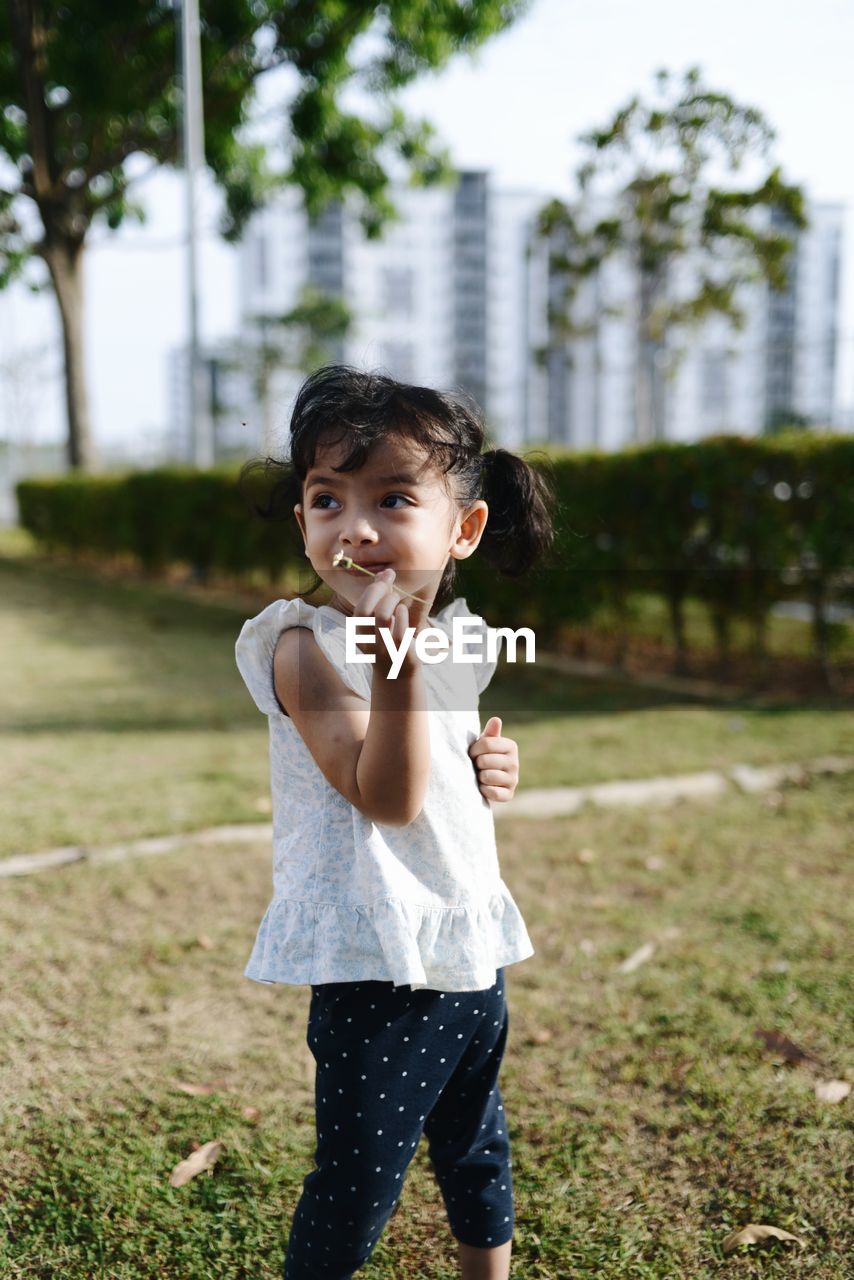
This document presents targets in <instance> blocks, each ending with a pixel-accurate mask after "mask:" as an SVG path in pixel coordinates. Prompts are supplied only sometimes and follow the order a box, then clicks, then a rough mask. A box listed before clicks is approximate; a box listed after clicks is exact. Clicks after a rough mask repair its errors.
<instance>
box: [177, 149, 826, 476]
mask: <svg viewBox="0 0 854 1280" xmlns="http://www.w3.org/2000/svg"><path fill="white" fill-rule="evenodd" d="M546 199H547V197H546V196H545V195H544V194H543V193H542V192H536V191H530V190H528V191H508V190H500V189H496V188H495V186H494V185H493V184H492V183H491V182H490V179H489V175H488V174H486V173H484V172H480V171H468V172H464V173H462V174H461V175H459V179H458V181H457V183H456V184H455V185H454V186H442V187H428V188H411V187H404V186H402V187H399V188H397V189H395V191H394V193H393V200H394V203H395V205H396V207H397V210H398V217H397V219H396V220H395V221H393V222H391V223H390V224H388V225H387V226H386V228H385V230H384V232H383V235H382V237H381V238H379V239H375V240H370V239H368V238H367V236H366V235H365V233H364V232H363V230H362V227H361V224H360V222H359V219H358V215H357V212H356V210H355V209H353V208H351V207H349V206H348V205H340V204H338V205H333V206H331V207H330V208H328V209H327V211H326V212H325V213H324V214H323V216H322V217H321V218H320V219H318V220H317V221H315V222H313V223H312V222H310V221H309V219H308V218H307V216H306V214H305V211H304V209H303V205H302V198H301V195H300V193H299V192H298V191H297V190H296V189H286V190H284V191H282V192H281V193H280V194H279V195H278V196H277V198H276V199H275V201H274V202H272V203H271V204H270V205H269V206H267V207H266V208H265V209H263V210H262V211H260V212H259V213H258V214H257V215H256V216H255V217H254V218H253V219H252V221H251V223H250V225H249V227H248V229H247V233H246V236H245V237H244V240H243V242H242V245H241V247H240V255H241V261H240V319H239V333H238V335H237V336H236V337H235V339H234V341H233V342H232V343H222V344H220V346H219V347H218V349H216V350H211V351H208V352H206V353H205V369H206V372H205V378H206V382H207V387H208V399H209V403H210V406H211V420H212V429H213V432H214V437H215V456H216V457H218V458H226V457H240V456H248V455H250V454H254V453H257V452H259V451H261V450H263V451H265V452H271V451H276V452H281V450H282V448H283V446H284V444H285V441H286V437H287V425H288V420H289V416H290V410H291V406H292V404H293V400H294V397H295V395H296V392H297V389H298V387H299V385H300V383H301V381H302V380H303V378H304V376H305V370H304V368H301V367H300V364H299V360H298V359H297V356H296V348H295V346H294V343H293V342H292V341H291V342H290V344H289V349H288V351H287V354H286V355H285V356H284V357H283V358H278V359H277V358H269V357H270V352H271V351H273V352H275V350H276V349H277V343H279V342H280V340H281V336H282V333H283V331H282V329H281V327H280V326H277V323H276V321H277V318H278V317H281V316H283V315H285V314H286V313H287V312H289V311H291V310H292V309H293V308H294V307H296V306H297V305H298V303H299V302H300V300H301V298H303V297H304V292H305V290H306V289H307V288H313V289H314V290H319V291H320V292H322V293H325V294H327V295H330V296H332V297H336V298H341V299H343V301H344V302H345V304H346V305H347V307H348V310H349V312H350V315H351V317H352V319H351V325H350V328H349V330H348V332H347V335H346V337H344V338H343V339H340V340H337V341H335V342H330V343H327V344H326V353H327V358H328V359H329V360H334V361H343V362H346V363H348V364H353V365H356V366H357V367H359V368H364V369H378V370H383V371H385V372H388V373H390V374H391V375H392V376H393V377H396V378H399V379H400V380H402V381H405V382H412V383H417V384H421V385H426V386H433V387H437V388H439V389H440V390H446V391H452V392H457V393H459V392H463V393H467V394H469V395H471V396H473V397H474V399H475V400H476V401H477V402H478V404H479V405H481V406H482V408H483V410H484V412H485V415H486V421H487V427H488V430H489V433H490V435H491V436H492V440H493V442H494V443H496V444H499V443H500V444H503V445H505V446H506V447H507V448H510V449H515V448H519V447H520V446H523V445H532V444H538V443H544V442H555V443H558V444H563V445H565V446H566V447H569V448H576V449H588V448H594V449H606V450H612V449H619V448H622V447H625V446H626V445H628V444H632V443H635V442H638V441H639V440H641V439H642V438H643V436H644V432H643V431H642V430H641V416H639V415H638V412H637V405H638V403H639V398H640V396H641V394H642V391H643V388H644V384H643V380H642V379H641V376H640V374H641V372H642V368H643V367H644V366H643V361H644V360H647V362H648V365H647V367H648V368H649V370H650V371H651V376H650V378H649V379H648V381H647V389H649V387H651V394H652V399H653V406H652V408H653V413H652V415H651V418H650V417H647V418H645V419H643V421H645V422H646V423H649V421H652V423H653V426H652V430H651V431H650V430H649V429H647V430H646V436H647V438H662V439H671V440H685V441H689V440H696V439H699V438H701V437H702V436H705V435H709V434H712V433H715V432H720V431H734V432H739V433H742V434H758V433H761V432H763V431H766V430H768V429H770V428H771V427H773V425H774V423H775V422H776V421H778V420H782V419H784V418H786V417H789V418H791V416H792V415H797V416H798V417H799V418H801V419H803V420H805V421H809V422H811V423H815V424H817V425H828V424H833V423H834V422H835V421H836V418H835V415H836V395H835V387H836V372H837V365H836V362H837V346H838V341H837V338H838V320H837V317H838V314H839V280H840V255H841V239H842V220H843V212H844V210H843V207H842V206H840V205H835V204H815V205H812V206H811V207H809V209H808V215H809V220H810V226H809V229H808V230H807V231H805V232H803V233H801V234H800V235H799V236H797V244H796V250H795V252H794V254H793V256H792V261H791V269H790V273H789V282H788V287H787V288H786V289H785V290H783V291H780V292H777V291H774V290H772V289H770V288H769V287H767V286H766V285H762V284H750V285H747V284H744V285H741V286H740V287H739V290H738V291H737V294H736V301H737V303H738V305H739V306H740V308H741V309H742V311H743V315H744V327H743V328H742V329H741V330H740V331H738V330H736V329H734V328H733V327H732V325H731V324H730V323H729V321H727V320H724V319H722V318H720V317H713V318H711V319H709V320H708V321H707V322H706V323H705V324H704V325H703V327H702V328H701V329H699V330H697V331H695V332H693V333H690V334H686V333H684V331H683V332H682V333H681V334H679V335H676V336H675V337H673V336H671V337H670V338H668V339H667V340H666V341H664V342H662V343H660V344H659V345H658V347H657V348H656V349H655V350H654V351H652V352H650V351H644V349H643V347H642V345H641V343H640V342H639V340H638V334H637V324H636V320H635V317H636V315H637V307H638V282H637V280H636V277H635V273H634V272H633V269H632V267H631V264H630V263H629V262H627V261H626V260H625V259H622V260H621V259H620V258H619V257H614V258H611V259H609V260H608V261H607V262H605V263H604V264H603V265H602V266H601V267H600V268H599V270H598V271H596V272H595V273H593V274H592V275H591V276H590V277H589V278H588V279H587V280H585V282H584V284H583V286H582V287H581V288H580V290H579V292H578V294H577V297H576V300H575V304H574V308H575V309H574V315H575V317H576V320H577V322H578V329H579V332H578V333H577V334H576V335H575V336H573V337H572V338H570V339H566V338H559V337H558V336H557V331H556V328H555V325H554V323H553V311H554V309H555V308H557V307H559V305H560V298H561V282H560V278H559V275H558V273H557V272H556V271H555V270H554V267H553V265H552V250H553V248H554V246H553V245H549V244H546V243H544V242H543V241H542V240H541V239H538V238H537V237H536V236H535V231H534V229H535V224H536V218H537V214H538V212H539V210H540V209H541V208H542V206H543V205H544V204H545V203H546ZM766 214H767V211H759V213H758V216H759V217H763V216H766ZM700 266H701V264H700V263H699V262H692V261H691V260H690V259H688V260H686V261H684V262H682V263H681V264H680V265H679V267H678V269H676V270H674V271H672V272H671V276H670V278H669V280H668V291H669V293H670V291H672V294H673V296H674V297H680V296H683V297H684V296H687V295H688V294H689V293H690V290H691V289H692V287H694V286H695V285H696V282H697V279H698V277H699V271H700ZM282 345H284V344H282ZM261 351H266V352H267V356H266V357H265V358H264V359H262V358H261V357H260V355H259V352H261ZM186 368H187V358H186V353H184V352H180V351H179V352H175V353H173V357H172V370H171V382H172V387H173V394H172V405H173V412H172V421H173V422H174V423H175V424H176V431H175V436H174V438H173V441H172V451H173V453H174V454H175V456H179V457H188V456H189V439H190V433H189V424H188V422H187V413H188V404H187V395H186V383H187V375H186ZM837 425H841V423H837Z"/></svg>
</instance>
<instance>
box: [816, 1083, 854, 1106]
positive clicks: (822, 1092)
mask: <svg viewBox="0 0 854 1280" xmlns="http://www.w3.org/2000/svg"><path fill="white" fill-rule="evenodd" d="M850 1092H851V1085H850V1084H849V1082H848V1081H847V1080H816V1082H815V1096H816V1097H817V1098H818V1100H819V1102H841V1101H842V1099H843V1098H847V1097H848V1095H849V1093H850Z"/></svg>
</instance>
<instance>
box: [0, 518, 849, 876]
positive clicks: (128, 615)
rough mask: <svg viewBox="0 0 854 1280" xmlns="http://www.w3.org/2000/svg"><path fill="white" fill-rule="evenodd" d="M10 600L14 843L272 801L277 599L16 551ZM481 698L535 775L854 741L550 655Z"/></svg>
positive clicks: (3, 570) (816, 725) (136, 830)
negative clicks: (219, 594) (271, 668)
mask: <svg viewBox="0 0 854 1280" xmlns="http://www.w3.org/2000/svg"><path fill="white" fill-rule="evenodd" d="M0 547H2V542H0ZM7 547H8V544H7ZM0 601H2V607H0V703H2V706H3V708H4V713H3V718H2V722H0V753H2V757H3V760H4V765H3V774H2V782H3V786H2V789H0V857H4V856H8V855H10V854H14V853H27V852H34V851H37V850H40V849H46V848H51V847H54V846H57V845H74V844H92V845H97V844H107V843H113V842H115V841H122V840H130V839H134V838H136V837H142V836H155V835H162V834H165V833H167V832H172V831H179V832H180V831H193V830H198V829H200V828H202V827H208V826H214V825H218V824H221V823H230V822H258V821H259V820H263V818H264V817H265V816H266V815H268V814H269V812H270V799H269V781H268V760H267V745H266V740H267V724H266V720H265V718H264V717H263V716H262V715H261V714H260V713H259V712H258V710H257V708H256V707H255V704H254V703H253V702H252V700H251V698H250V696H249V694H248V692H247V690H246V688H245V686H244V684H243V681H242V680H241V678H240V675H239V673H238V671H237V668H236V666H235V663H234V642H235V640H236V638H237V635H238V632H239V631H240V627H241V625H242V624H243V621H244V620H245V618H246V617H248V616H251V615H252V614H253V613H256V612H258V610H259V609H260V608H261V607H262V604H261V603H259V602H258V601H255V602H253V603H250V604H247V603H245V602H244V603H240V602H234V601H230V602H227V603H226V602H222V601H218V600H216V599H203V600H202V599H192V598H188V597H187V596H186V595H182V593H181V592H180V591H178V590H176V589H174V588H172V587H169V586H167V585H159V584H155V583H141V582H136V581H133V580H129V581H122V580H121V579H116V580H104V579H102V578H100V577H98V576H96V575H95V574H93V573H92V572H91V571H90V570H87V569H86V568H83V567H79V568H72V567H70V566H67V565H57V564H51V563H43V562H40V561H38V560H36V559H33V558H32V557H30V556H27V555H24V554H17V555H12V554H9V553H8V550H7V554H6V555H0ZM787 625H789V624H788V620H787ZM801 625H802V624H801ZM481 714H482V722H484V723H485V721H486V718H487V717H488V716H489V715H492V714H499V715H501V716H502V719H503V729H504V732H505V733H506V734H507V735H509V736H510V737H514V738H516V739H517V740H518V742H519V751H520V759H521V777H520V788H524V787H531V786H536V787H543V786H561V785H564V786H571V785H583V784H585V783H590V782H603V781H609V780H611V779H614V778H633V777H649V776H652V775H655V774H660V773H684V772H690V771H694V770H699V769H706V768H720V767H725V766H726V765H728V764H731V763H733V762H745V763H749V764H767V763H775V762H788V761H796V760H801V759H806V758H808V757H810V756H816V755H824V754H827V753H832V752H843V753H852V752H854V710H852V708H851V707H850V705H849V706H848V707H843V706H842V705H841V704H840V705H837V706H834V705H832V704H827V703H819V702H816V703H813V704H810V703H804V702H794V701H793V702H791V703H788V704H786V703H781V704H775V705H773V706H763V705H757V704H756V703H751V702H750V701H744V702H742V703H718V704H715V703H713V702H709V701H699V700H697V699H693V700H692V699H690V698H688V697H685V696H684V695H677V694H672V693H660V692H656V691H653V690H649V689H642V688H640V687H636V686H633V685H631V684H629V683H624V682H617V681H605V680H602V681H598V680H597V681H592V680H583V679H578V678H573V677H569V676H567V675H566V674H562V673H559V672H555V671H550V670H547V669H546V668H544V667H537V666H536V665H535V666H533V667H530V668H529V667H525V666H522V665H516V666H507V665H503V666H501V667H500V668H499V670H498V672H497V673H496V675H495V678H494V679H493V681H492V682H491V684H490V686H489V688H488V689H487V691H486V693H485V695H484V697H483V698H482V700H481Z"/></svg>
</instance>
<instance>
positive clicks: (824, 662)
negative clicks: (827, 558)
mask: <svg viewBox="0 0 854 1280" xmlns="http://www.w3.org/2000/svg"><path fill="white" fill-rule="evenodd" d="M809 594H810V606H811V610H812V637H813V652H814V653H815V657H816V660H817V662H818V670H819V675H820V678H821V683H822V685H823V687H824V688H825V689H826V690H828V692H830V691H832V690H833V687H834V681H833V677H832V674H831V669H830V644H829V636H828V624H827V612H826V608H825V604H826V598H825V582H824V578H823V577H821V576H817V577H815V578H813V579H812V581H811V582H810V591H809Z"/></svg>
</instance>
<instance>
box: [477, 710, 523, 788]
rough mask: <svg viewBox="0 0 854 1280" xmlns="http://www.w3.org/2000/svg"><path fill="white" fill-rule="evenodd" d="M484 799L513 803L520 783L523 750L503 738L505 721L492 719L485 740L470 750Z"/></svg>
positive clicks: (487, 725) (480, 740)
mask: <svg viewBox="0 0 854 1280" xmlns="http://www.w3.org/2000/svg"><path fill="white" fill-rule="evenodd" d="M469 755H470V756H471V758H472V760H473V761H474V767H475V769H476V770H477V782H478V786H479V787H480V792H481V795H482V796H484V797H485V798H486V799H487V800H512V799H513V794H514V792H515V790H516V783H517V782H518V781H519V748H518V746H517V745H516V743H515V742H514V740H513V739H512V738H502V737H501V720H500V718H499V717H498V716H490V718H489V719H488V720H487V722H486V724H485V725H484V726H483V733H482V734H481V736H480V737H479V738H478V739H477V740H476V741H475V742H473V743H472V744H471V746H470V747H469Z"/></svg>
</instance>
